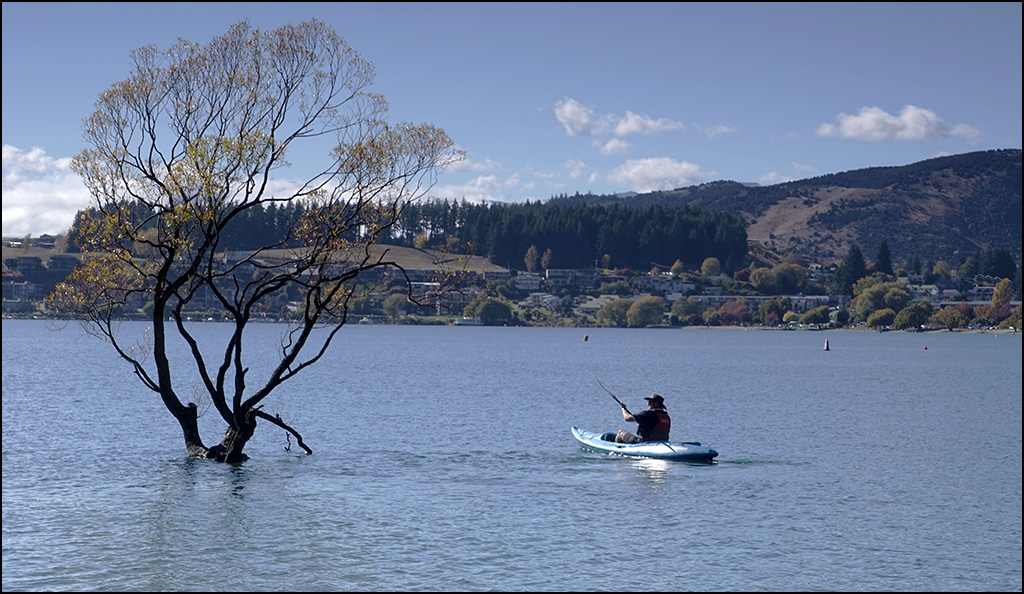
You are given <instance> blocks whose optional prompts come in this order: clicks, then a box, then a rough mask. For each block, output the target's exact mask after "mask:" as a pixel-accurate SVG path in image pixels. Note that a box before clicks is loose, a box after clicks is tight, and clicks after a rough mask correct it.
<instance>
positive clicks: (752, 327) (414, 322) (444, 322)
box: [3, 312, 1021, 340]
mask: <svg viewBox="0 0 1024 594" xmlns="http://www.w3.org/2000/svg"><path fill="white" fill-rule="evenodd" d="M3 319H5V320H39V321H54V322H74V321H76V320H74V319H68V318H59V317H54V316H46V315H40V314H38V313H37V314H23V315H16V314H10V313H7V312H5V313H4V314H3ZM120 321H122V322H146V321H148V320H147V319H146V318H144V317H141V316H135V317H129V316H126V317H124V318H121V319H120ZM188 321H189V322H190V323H210V324H218V323H226V322H228V321H229V320H227V319H224V318H220V319H217V318H213V317H202V316H195V317H191V318H189V320H188ZM464 321H465V318H458V317H455V316H436V317H435V316H431V317H427V316H421V317H416V319H406V320H402V321H398V322H389V321H383V320H382V321H367V318H365V317H364V318H363V319H362V320H361V321H356V322H348V323H347V324H346V325H349V326H365V325H376V326H477V327H480V326H485V325H484V324H481V323H479V322H478V321H476V322H473V323H464ZM253 322H254V323H260V324H287V323H290V320H287V319H284V318H267V319H261V320H253ZM460 322H463V323H460ZM488 326H489V327H492V328H495V327H502V328H565V329H576V330H597V329H622V330H676V331H687V330H717V331H732V332H749V331H762V332H872V333H879V334H885V333H888V332H900V333H907V334H936V333H945V334H995V335H999V334H1010V335H1014V334H1020V333H1021V329H1020V328H1017V327H1014V326H1010V327H1005V328H1004V327H986V328H937V327H925V328H918V329H913V330H892V329H889V328H883V329H878V328H869V327H866V326H829V325H821V326H808V325H790V326H784V325H782V326H780V325H776V326H767V325H764V324H748V325H718V326H710V325H706V324H702V325H688V326H673V325H671V324H656V325H650V326H644V327H640V328H621V327H616V326H602V325H599V324H589V325H576V324H525V323H515V322H509V323H503V324H491V325H488ZM584 340H586V338H584Z"/></svg>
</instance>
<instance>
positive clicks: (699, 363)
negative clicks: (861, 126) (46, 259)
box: [3, 320, 1022, 592]
mask: <svg viewBox="0 0 1024 594" xmlns="http://www.w3.org/2000/svg"><path fill="white" fill-rule="evenodd" d="M141 327H142V326H141V325H139V326H135V327H134V328H132V327H129V329H132V330H137V329H139V328H141ZM282 328H283V326H281V325H276V324H266V325H261V326H260V327H259V328H258V330H259V331H260V337H259V338H260V341H262V342H261V343H260V344H261V345H264V346H263V347H261V348H256V349H250V350H251V351H253V352H254V353H256V354H257V355H259V356H260V357H262V358H263V359H264V360H263V361H262V362H261V361H257V362H256V364H254V366H253V369H254V371H253V373H254V374H255V373H257V370H258V369H260V368H265V366H266V365H269V364H270V363H271V362H272V361H273V359H272V357H270V356H268V354H269V353H270V349H269V348H267V346H266V345H269V344H271V341H272V340H273V339H275V338H276V337H277V336H279V335H280V332H281V330H282ZM196 330H197V332H199V333H201V334H203V335H204V336H208V337H210V338H215V337H216V336H217V335H222V334H223V331H224V328H223V326H221V325H219V324H205V325H199V326H197V327H196ZM826 339H828V341H829V344H830V347H831V350H830V351H828V352H826V351H824V350H823V348H822V347H823V344H824V342H825V340H826ZM1021 355H1022V353H1021V336H1020V335H1012V334H1001V335H996V334H950V333H929V334H904V333H885V334H880V333H873V332H852V331H847V332H782V331H743V330H702V329H674V330H625V329H622V330H618V329H616V330H613V329H556V328H483V327H417V326H352V327H346V328H345V329H344V330H343V331H342V333H341V335H340V340H339V342H338V343H337V345H336V347H335V348H334V349H333V350H332V351H331V352H330V355H329V357H328V360H326V361H324V362H323V363H321V364H320V365H319V366H318V367H315V368H313V369H312V370H311V372H310V373H307V374H306V375H305V376H302V377H300V378H299V381H296V382H294V383H293V384H291V385H286V386H285V387H284V388H283V389H282V390H281V393H280V394H279V395H277V396H275V397H274V398H273V399H272V400H271V401H270V402H268V404H267V407H266V410H268V411H270V412H279V413H280V414H281V415H282V416H283V417H284V418H285V419H286V420H287V421H288V422H289V423H291V424H292V425H293V426H295V427H296V428H297V429H298V430H299V431H300V432H301V433H302V434H303V437H304V438H305V439H306V441H307V443H308V444H309V445H310V447H312V448H313V450H314V452H315V453H314V454H313V455H311V456H306V455H302V454H300V453H299V452H300V450H299V448H297V447H295V444H294V443H292V444H291V445H292V448H291V451H290V452H289V451H286V449H285V448H286V446H288V440H287V439H286V436H285V434H284V432H283V431H282V430H280V429H278V428H276V427H273V426H270V425H269V424H267V423H263V424H262V425H261V426H260V428H259V429H258V430H257V434H256V437H255V439H254V441H253V442H252V443H251V444H250V446H249V448H248V450H247V451H248V453H249V454H250V456H251V457H252V459H251V460H249V461H247V462H246V463H244V464H240V465H237V466H232V465H225V464H218V463H215V462H210V461H205V460H192V459H188V458H186V457H185V456H184V446H183V443H182V439H181V435H180V432H179V431H178V430H177V428H176V427H177V425H176V423H175V422H174V420H173V419H172V418H171V416H170V415H169V414H168V413H167V412H166V411H165V410H164V409H163V406H162V405H161V404H160V402H159V401H158V399H157V398H156V396H155V395H153V394H151V393H148V392H146V391H144V390H143V388H142V387H141V385H140V384H139V383H138V382H137V380H136V379H135V378H134V376H132V375H131V373H130V370H129V369H128V367H127V365H126V364H124V363H122V362H120V361H119V360H118V359H116V358H115V356H114V354H113V351H112V350H111V349H110V348H109V347H108V346H107V345H105V344H103V343H101V342H99V341H98V340H95V339H93V338H90V337H88V336H85V335H84V334H83V333H82V331H81V330H80V328H79V327H78V326H77V325H71V326H68V327H66V328H64V329H63V330H60V331H54V330H53V329H52V324H51V323H48V322H43V321H30V320H4V321H3V590H4V591H10V590H194V591H249V590H330V591H338V590H364V591H365V590H374V591H392V590H400V591H403V590H404V591H408V590H419V591H427V590H432V591H440V590H449V591H450V590H463V591H465V590H493V591H523V590H532V591H595V590H602V591H680V590H685V591H809V590H832V591H863V590H876V591H877V590H904V591H921V592H933V591H1018V592H1019V591H1021V385H1022V382H1021ZM598 380H600V381H601V382H602V383H603V384H604V385H605V386H606V387H607V388H608V389H609V390H611V391H612V392H614V393H615V394H616V395H617V396H619V398H620V399H622V400H623V401H624V402H625V403H626V404H627V405H629V406H630V407H631V408H632V409H633V410H640V409H642V408H643V406H644V405H643V399H642V397H643V396H647V395H650V393H651V392H657V393H660V394H662V395H664V396H665V398H666V404H667V406H668V408H669V411H670V412H671V413H672V414H673V431H672V437H673V439H675V440H677V441H683V440H698V441H702V442H705V443H708V444H710V445H712V446H713V447H714V448H715V449H717V450H718V451H719V453H720V456H719V458H718V460H717V462H716V463H714V464H710V465H707V464H687V463H680V462H664V461H652V460H634V459H621V458H610V457H605V456H603V455H600V454H596V453H590V452H586V451H583V450H581V449H580V448H579V446H578V445H577V444H576V442H575V441H574V440H573V438H572V436H571V435H570V433H569V428H570V427H571V426H572V425H578V426H580V427H582V428H584V429H589V430H602V431H604V430H615V429H618V428H629V427H630V425H629V424H627V423H624V422H623V421H622V418H621V415H620V414H619V408H618V405H616V404H615V402H614V401H613V400H612V398H611V397H610V396H609V395H608V394H607V393H606V392H604V391H603V390H602V389H601V387H600V386H599V385H598V383H597V381H598ZM212 417H214V413H212V412H209V413H207V414H206V416H205V417H204V418H203V419H202V420H203V421H204V422H205V421H209V423H208V427H207V428H205V431H204V435H203V437H204V439H205V440H206V442H207V443H208V444H209V443H215V442H216V441H218V440H219V438H220V431H221V430H222V429H221V427H220V425H219V424H218V423H216V422H214V421H215V419H213V418H212ZM204 427H206V425H204ZM633 427H635V425H633ZM215 428H216V429H215Z"/></svg>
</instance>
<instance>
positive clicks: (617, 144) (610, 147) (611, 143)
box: [594, 138, 629, 155]
mask: <svg viewBox="0 0 1024 594" xmlns="http://www.w3.org/2000/svg"><path fill="white" fill-rule="evenodd" d="M594 146H596V147H597V150H599V151H601V154H602V155H617V154H620V153H624V152H626V151H628V150H629V143H628V142H626V141H625V140H622V139H619V138H612V139H610V140H608V141H605V142H601V141H595V142H594Z"/></svg>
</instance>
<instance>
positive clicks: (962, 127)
mask: <svg viewBox="0 0 1024 594" xmlns="http://www.w3.org/2000/svg"><path fill="white" fill-rule="evenodd" d="M836 120H837V123H836V124H822V125H821V126H819V127H818V131H817V133H818V135H819V136H823V137H829V138H833V137H838V138H845V139H849V140H860V141H864V142H882V141H885V140H934V139H944V138H953V139H956V140H962V141H973V140H976V139H978V138H979V137H980V134H979V133H978V131H977V130H975V129H974V128H972V127H971V126H968V125H966V124H957V125H955V126H953V127H952V128H950V127H949V126H947V125H946V124H945V123H944V122H943V121H942V119H941V118H939V116H938V115H936V114H935V112H933V111H932V110H930V109H924V108H921V107H916V106H914V105H906V106H904V107H903V109H901V110H900V113H899V115H892V114H890V113H888V112H886V111H885V110H884V109H881V108H879V107H862V108H860V110H859V111H858V112H857V114H856V115H850V114H846V113H840V114H839V115H837V116H836Z"/></svg>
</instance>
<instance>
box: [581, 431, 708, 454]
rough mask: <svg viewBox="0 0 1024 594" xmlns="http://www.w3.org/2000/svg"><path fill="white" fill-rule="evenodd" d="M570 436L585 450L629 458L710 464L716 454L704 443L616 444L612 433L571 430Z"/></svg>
mask: <svg viewBox="0 0 1024 594" xmlns="http://www.w3.org/2000/svg"><path fill="white" fill-rule="evenodd" d="M572 436H573V437H575V438H576V441H578V442H580V445H581V446H582V447H584V448H586V449H589V450H593V451H597V452H604V453H606V454H611V455H613V456H628V457H631V458H657V459H659V460H686V461H689V462H711V461H712V460H713V459H714V458H715V456H717V455H718V452H716V451H715V450H713V449H711V447H710V446H708V445H707V444H706V443H700V442H696V441H642V442H640V443H616V442H615V441H613V440H614V439H615V433H614V432H606V433H595V432H592V431H584V430H582V429H580V428H579V427H573V428H572Z"/></svg>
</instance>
